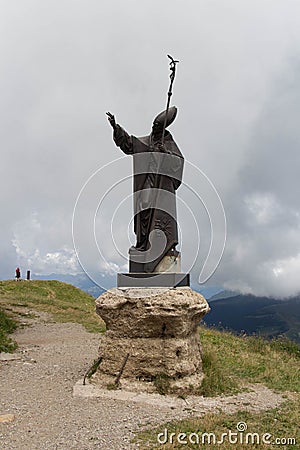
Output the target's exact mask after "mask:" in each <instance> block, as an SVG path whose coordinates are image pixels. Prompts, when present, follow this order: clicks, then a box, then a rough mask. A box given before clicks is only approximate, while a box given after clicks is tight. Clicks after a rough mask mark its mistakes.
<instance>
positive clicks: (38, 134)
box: [0, 0, 300, 297]
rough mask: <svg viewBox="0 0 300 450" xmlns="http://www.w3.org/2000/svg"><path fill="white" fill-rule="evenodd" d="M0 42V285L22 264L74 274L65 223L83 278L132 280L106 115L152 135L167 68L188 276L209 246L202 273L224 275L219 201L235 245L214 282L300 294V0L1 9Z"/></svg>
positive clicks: (123, 171)
mask: <svg viewBox="0 0 300 450" xmlns="http://www.w3.org/2000/svg"><path fill="white" fill-rule="evenodd" d="M0 30H1V31H0V33H1V39H0V46H1V60H0V64H1V71H0V89H1V102H0V111H1V112H0V114H1V127H0V133H1V166H0V167H1V168H0V171H1V179H0V180H1V181H0V182H1V189H0V201H1V243H0V245H1V246H0V278H2V279H5V278H8V277H9V278H11V277H12V276H13V274H14V270H15V267H16V265H20V266H21V268H22V269H23V271H25V270H27V269H31V270H32V271H33V272H34V273H40V274H48V273H51V272H57V273H66V272H69V273H76V272H79V271H81V270H82V269H81V267H80V265H79V264H78V260H77V256H76V253H75V250H74V245H73V237H72V217H74V221H75V222H74V223H73V230H74V233H75V237H74V240H75V246H76V250H77V252H78V254H79V256H80V260H81V263H82V264H83V266H84V269H85V270H86V271H87V272H99V273H100V272H101V273H102V274H104V275H105V274H106V273H107V274H112V273H115V272H116V271H118V270H126V267H127V266H126V251H127V248H128V246H129V245H131V244H133V243H134V236H133V234H132V230H131V225H130V220H131V215H132V210H131V204H132V199H131V197H130V195H131V180H130V174H131V169H132V168H131V160H130V157H127V158H126V157H124V158H123V159H121V160H120V159H118V158H120V157H122V156H123V155H122V152H121V151H120V150H119V149H118V148H116V147H115V146H114V144H113V142H112V138H111V128H110V126H109V124H108V123H107V119H106V117H105V112H106V111H111V112H113V113H114V114H115V115H116V118H117V121H118V122H119V123H120V124H122V125H123V126H124V127H125V128H126V130H128V131H129V132H130V133H132V134H134V135H137V136H141V135H145V134H147V133H149V131H150V128H151V123H152V120H153V118H154V116H155V115H156V114H157V113H158V112H160V111H161V110H163V109H164V106H165V103H166V93H167V89H168V83H169V79H168V76H169V70H168V59H167V57H166V55H167V53H169V54H171V55H173V56H174V57H175V58H177V59H179V60H180V63H179V65H178V70H177V75H176V80H175V83H174V94H173V98H172V102H173V104H175V105H176V106H177V107H178V116H177V119H176V121H175V122H174V124H173V125H172V127H171V128H170V131H171V132H172V134H173V137H174V139H175V140H176V142H177V144H178V146H179V147H180V149H181V151H182V153H183V154H184V156H185V158H186V170H185V174H184V177H185V178H184V184H183V186H182V187H181V188H180V189H179V191H178V221H179V225H180V233H181V250H182V260H183V262H182V265H183V270H186V271H191V273H192V277H193V280H194V282H195V283H196V282H197V280H198V279H199V274H200V272H201V269H202V267H203V263H204V261H205V259H206V257H207V252H208V250H209V245H210V242H211V239H212V231H213V239H212V240H213V242H215V243H216V244H215V248H214V247H212V253H211V255H210V257H209V259H208V267H209V269H208V271H207V274H208V273H209V272H210V271H212V270H213V269H214V266H216V265H217V263H218V259H219V256H220V254H221V250H222V242H223V241H222V239H223V235H224V220H223V218H222V214H221V209H222V208H221V204H220V203H218V198H217V194H216V192H217V193H218V195H219V196H220V198H221V200H222V205H223V206H224V210H225V213H226V219H227V241H226V247H225V252H224V255H223V257H222V259H221V262H220V264H219V266H218V268H217V270H216V271H215V273H214V274H213V275H212V277H211V278H210V280H209V283H210V284H211V285H218V286H223V287H225V288H229V289H234V290H236V289H238V290H240V291H241V292H251V293H254V294H256V295H273V296H277V297H286V296H289V295H294V294H296V293H297V292H299V291H300V277H299V272H300V232H299V231H300V228H299V225H300V201H299V173H300V148H299V142H300V127H299V125H298V120H299V119H298V118H299V113H300V3H299V1H298V0H244V1H240V0H186V1H184V2H183V1H179V0H172V1H169V0H168V1H158V0H151V2H150V1H148V0H144V1H138V0H127V1H126V2H125V1H124V2H123V1H115V2H101V1H99V0H84V1H83V0H51V1H50V0H43V1H39V0H15V1H11V0H2V1H1V3H0ZM199 170H200V171H201V172H199ZM214 189H215V190H216V192H215V190H214ZM80 193H81V194H80ZM79 194H80V195H79ZM78 196H79V197H78ZM76 200H77V203H76ZM75 204H76V208H75V212H74V206H75ZM208 217H211V221H212V230H211V229H210V223H209V220H208ZM198 247H199V249H198Z"/></svg>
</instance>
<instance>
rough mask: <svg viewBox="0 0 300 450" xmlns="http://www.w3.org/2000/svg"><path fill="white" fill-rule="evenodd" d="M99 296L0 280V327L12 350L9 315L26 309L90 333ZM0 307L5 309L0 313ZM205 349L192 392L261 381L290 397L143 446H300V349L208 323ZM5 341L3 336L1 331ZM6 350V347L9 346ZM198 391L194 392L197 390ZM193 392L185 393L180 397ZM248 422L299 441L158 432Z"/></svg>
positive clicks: (203, 332) (152, 436) (226, 390)
mask: <svg viewBox="0 0 300 450" xmlns="http://www.w3.org/2000/svg"><path fill="white" fill-rule="evenodd" d="M94 301H95V299H94V298H93V297H91V296H89V295H88V294H86V293H84V292H82V291H80V290H79V289H77V288H75V287H74V286H71V285H68V284H65V283H61V282H59V281H30V282H26V281H23V282H15V281H2V282H0V329H2V330H4V332H3V333H2V338H3V342H5V345H6V346H7V347H8V350H9V349H10V350H13V344H12V342H11V341H9V340H7V337H6V334H7V333H9V332H12V331H13V329H14V322H13V321H12V320H9V319H7V316H6V314H9V315H13V314H16V312H17V311H18V310H21V309H22V307H29V308H30V309H31V310H33V311H35V310H37V311H45V312H48V313H51V315H52V318H53V320H56V321H60V322H78V323H81V324H83V325H84V326H85V327H86V328H87V329H88V330H89V331H103V330H104V324H103V323H102V322H101V320H100V318H99V317H98V316H97V315H96V313H95V306H94ZM1 310H2V311H4V312H5V314H3V312H2V313H1ZM199 332H200V338H201V343H202V349H203V355H202V359H203V371H204V374H205V378H204V381H203V383H202V386H201V387H200V388H198V389H195V387H193V386H191V387H190V392H191V393H192V392H193V393H198V394H200V395H203V396H211V397H214V396H217V395H220V394H223V395H229V394H233V393H236V392H241V391H243V390H244V389H245V385H247V383H248V384H249V383H262V384H264V385H266V386H268V387H269V388H271V389H273V390H277V391H281V392H283V393H284V395H285V397H286V401H285V402H284V403H283V404H282V405H281V406H280V407H279V408H276V409H273V410H270V411H266V412H259V413H256V414H255V413H250V412H245V411H239V412H238V413H235V414H224V413H222V412H220V413H219V414H212V413H210V414H206V415H205V416H203V417H201V418H192V419H190V420H185V421H181V422H173V423H167V424H161V425H160V426H159V427H158V428H157V429H152V430H151V431H147V432H142V433H140V434H139V436H138V439H139V441H141V445H140V448H164V449H180V448H182V449H184V448H209V449H222V448H224V449H226V450H231V449H236V450H244V449H245V448H246V449H258V448H259V449H275V448H276V449H278V448H282V449H296V448H300V436H299V425H298V423H299V416H300V348H299V346H298V345H297V344H296V343H294V342H291V341H289V340H287V339H273V340H271V341H267V340H264V339H263V338H261V337H249V336H235V335H234V334H232V333H230V332H225V331H218V330H215V329H212V328H208V327H206V326H201V327H200V328H199ZM0 343H1V334H0ZM6 351H7V350H6ZM195 391H196V392H195ZM188 393H189V392H186V393H184V392H183V393H182V396H184V395H186V394H188ZM239 422H245V423H246V424H247V427H248V431H249V432H253V433H259V434H260V435H263V434H264V433H270V434H272V436H273V437H279V438H283V439H284V438H288V437H290V438H296V439H297V444H296V445H293V444H291V445H289V444H284V445H277V444H274V443H273V444H259V445H256V444H247V445H245V443H243V444H239V443H234V444H231V443H229V442H227V441H226V443H225V444H220V445H219V444H216V445H214V444H212V443H211V444H210V445H208V444H206V445H204V446H202V447H201V444H200V446H198V445H186V444H180V443H178V442H177V441H176V440H175V441H174V443H172V444H170V443H169V444H166V445H157V434H158V433H161V432H162V431H163V430H164V429H165V428H166V429H167V430H168V434H169V436H170V433H175V436H178V435H179V433H186V434H189V435H190V434H191V433H194V434H195V433H196V434H198V435H201V433H204V432H207V433H215V434H216V436H217V437H220V436H221V435H222V433H226V432H228V430H232V431H233V432H234V431H236V427H237V424H238V423H239Z"/></svg>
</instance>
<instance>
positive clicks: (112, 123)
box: [106, 112, 116, 128]
mask: <svg viewBox="0 0 300 450" xmlns="http://www.w3.org/2000/svg"><path fill="white" fill-rule="evenodd" d="M106 114H107V116H108V121H109V123H110V124H111V126H112V127H113V128H115V126H116V119H115V116H114V115H113V114H111V113H110V112H107V113H106Z"/></svg>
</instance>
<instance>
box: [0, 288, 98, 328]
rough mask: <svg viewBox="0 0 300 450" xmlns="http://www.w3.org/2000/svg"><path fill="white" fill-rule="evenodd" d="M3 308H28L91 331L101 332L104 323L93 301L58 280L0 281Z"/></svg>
mask: <svg viewBox="0 0 300 450" xmlns="http://www.w3.org/2000/svg"><path fill="white" fill-rule="evenodd" d="M0 306H1V307H2V309H4V310H5V309H6V308H7V309H12V310H13V309H14V307H28V308H30V309H33V310H36V311H44V312H47V313H50V314H51V315H52V317H53V319H54V320H55V321H57V322H75V323H80V324H82V325H83V326H84V327H85V328H86V329H87V330H88V331H90V332H103V331H104V330H105V325H104V322H103V321H102V320H101V319H100V317H99V316H98V315H97V314H96V312H95V299H94V297H92V296H91V295H89V294H87V293H85V292H83V291H81V290H80V289H78V288H76V287H74V286H72V285H70V284H66V283H61V282H60V281H54V280H53V281H44V280H32V281H22V282H16V281H0Z"/></svg>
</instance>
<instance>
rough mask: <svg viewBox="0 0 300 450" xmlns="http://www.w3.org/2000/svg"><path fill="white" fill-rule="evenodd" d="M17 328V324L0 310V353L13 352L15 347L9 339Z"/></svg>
mask: <svg viewBox="0 0 300 450" xmlns="http://www.w3.org/2000/svg"><path fill="white" fill-rule="evenodd" d="M16 328H17V323H16V321H15V320H13V319H12V318H11V317H9V316H8V315H7V314H6V313H5V312H4V311H3V309H2V308H0V352H13V351H14V350H15V349H16V347H17V345H16V343H15V342H14V341H13V340H12V339H11V338H10V337H9V334H11V333H13V332H14V331H15V329H16Z"/></svg>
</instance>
